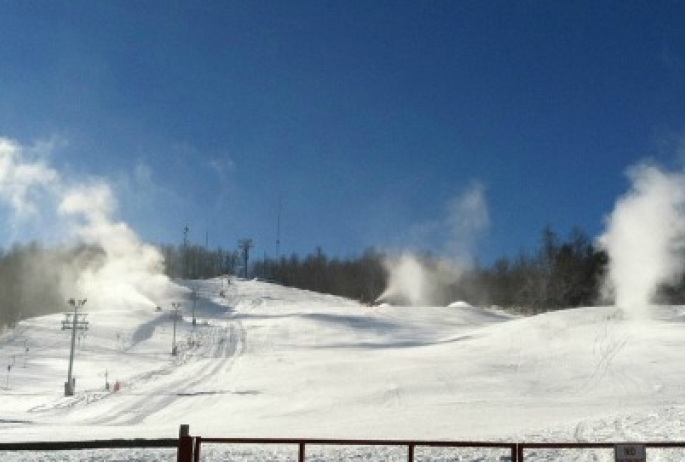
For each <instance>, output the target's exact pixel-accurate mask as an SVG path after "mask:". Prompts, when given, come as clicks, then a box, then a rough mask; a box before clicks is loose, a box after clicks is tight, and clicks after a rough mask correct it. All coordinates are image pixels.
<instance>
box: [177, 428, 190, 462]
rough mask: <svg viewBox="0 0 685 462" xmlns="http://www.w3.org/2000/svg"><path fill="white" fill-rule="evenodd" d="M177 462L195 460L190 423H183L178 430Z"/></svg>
mask: <svg viewBox="0 0 685 462" xmlns="http://www.w3.org/2000/svg"><path fill="white" fill-rule="evenodd" d="M176 461H177V462H193V438H192V437H191V436H190V425H188V424H182V425H181V428H179V430H178V452H177V453H176Z"/></svg>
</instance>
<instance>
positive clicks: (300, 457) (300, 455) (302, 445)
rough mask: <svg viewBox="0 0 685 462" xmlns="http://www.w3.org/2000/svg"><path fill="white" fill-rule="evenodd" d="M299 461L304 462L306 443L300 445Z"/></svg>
mask: <svg viewBox="0 0 685 462" xmlns="http://www.w3.org/2000/svg"><path fill="white" fill-rule="evenodd" d="M297 460H298V461H299V462H304V443H300V449H299V451H298V452H297Z"/></svg>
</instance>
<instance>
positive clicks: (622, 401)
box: [0, 278, 685, 461]
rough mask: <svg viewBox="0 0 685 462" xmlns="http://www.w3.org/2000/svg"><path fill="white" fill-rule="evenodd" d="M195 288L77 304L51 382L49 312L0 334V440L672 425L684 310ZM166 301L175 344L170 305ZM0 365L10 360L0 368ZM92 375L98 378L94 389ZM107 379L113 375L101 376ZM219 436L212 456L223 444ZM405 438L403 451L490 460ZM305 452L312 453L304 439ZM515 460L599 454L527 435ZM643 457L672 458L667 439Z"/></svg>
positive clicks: (683, 373) (582, 431)
mask: <svg viewBox="0 0 685 462" xmlns="http://www.w3.org/2000/svg"><path fill="white" fill-rule="evenodd" d="M186 284H187V285H188V286H189V287H195V288H196V289H197V291H198V293H199V295H200V298H199V300H198V302H197V305H196V307H195V315H196V319H197V322H196V325H195V326H193V323H192V308H193V302H192V300H190V299H188V300H159V301H158V303H159V305H160V307H162V309H161V311H156V310H151V309H149V308H140V309H135V308H132V309H130V310H126V311H121V310H108V309H107V307H95V306H87V305H86V308H87V309H86V312H88V321H89V323H90V327H89V330H88V331H87V335H86V336H85V337H84V338H82V339H80V341H79V342H78V346H77V349H76V355H75V360H74V375H75V376H76V393H75V395H74V396H71V397H65V396H64V382H65V381H66V376H67V368H68V358H69V345H70V335H71V334H70V331H68V330H65V331H63V330H62V329H61V327H62V320H63V319H64V315H50V316H43V317H40V318H34V319H29V320H25V321H22V322H21V323H20V324H19V325H18V326H17V327H16V328H15V329H12V330H8V331H6V332H5V333H3V334H2V336H0V373H1V374H0V442H19V441H53V440H54V441H68V440H86V439H114V438H174V437H176V436H177V435H178V428H179V425H180V424H182V423H186V424H190V429H191V433H192V434H193V435H199V436H203V437H274V438H286V437H289V438H347V439H412V440H454V441H474V440H475V441H487V440H492V441H505V442H521V441H526V442H548V441H549V442H587V441H592V442H602V441H611V442H615V441H637V440H647V441H684V440H685V424H683V422H685V407H683V406H682V404H683V403H684V402H685V323H684V321H685V309H683V308H682V307H657V308H654V319H653V320H651V321H631V320H628V319H626V317H625V316H624V315H623V313H622V312H621V310H619V309H617V308H613V307H591V308H580V309H574V310H566V311H559V312H550V313H546V314H540V315H537V316H532V317H516V316H512V315H509V314H506V313H503V312H499V311H495V310H489V309H482V308H478V307H472V306H470V305H469V304H468V303H465V302H458V303H454V304H452V305H450V306H449V307H421V308H416V307H413V308H412V307H393V306H388V305H383V306H379V307H368V306H363V305H360V304H358V303H356V302H354V301H350V300H347V299H343V298H338V297H333V296H329V295H322V294H317V293H312V292H307V291H301V290H296V289H291V288H285V287H281V286H278V285H274V284H269V283H265V282H260V281H243V280H236V279H233V280H231V281H230V283H228V282H227V280H226V279H223V278H222V279H214V280H209V281H189V282H187V283H186ZM174 301H180V302H181V304H182V307H183V319H182V320H180V321H179V322H178V324H177V328H176V339H177V344H178V355H177V356H172V355H171V354H170V353H171V346H172V337H173V319H172V316H171V310H170V307H171V303H172V302H174ZM8 366H11V368H10V369H9V370H8ZM106 382H108V383H109V385H110V387H109V388H110V390H109V391H107V390H106V389H105V384H106ZM115 383H116V384H117V387H118V388H119V389H118V391H113V390H114V388H115ZM229 449H230V451H231V452H230V454H232V455H229V454H228V453H227V452H226V451H228V450H229ZM248 449H249V448H247V449H246V447H242V446H239V447H231V448H228V447H224V446H218V445H207V446H206V447H203V454H204V455H205V460H248V459H249V460H265V461H266V460H296V459H297V455H296V449H297V448H292V447H275V448H274V447H260V448H253V449H249V450H250V451H252V453H251V455H250V456H249V457H245V451H247V450H248ZM423 451H424V452H423V453H422V452H420V451H419V450H418V449H417V459H422V460H427V459H428V458H429V455H430V454H432V455H431V456H430V458H431V460H461V461H464V460H497V461H499V460H508V459H507V456H508V454H507V451H476V450H456V449H455V450H437V449H435V450H430V449H423ZM99 454H100V455H97V454H96V453H94V452H89V451H77V452H70V453H54V454H38V453H20V452H17V453H11V454H8V453H5V454H0V460H30V461H33V460H50V461H53V460H54V461H56V460H70V461H71V460H131V461H133V460H174V457H175V453H174V451H170V450H140V451H139V452H137V453H136V451H132V450H131V451H127V450H117V451H108V455H107V456H102V452H100V453H99ZM317 454H318V455H317ZM405 454H406V450H405V449H404V448H392V447H391V448H354V447H352V448H337V449H336V448H324V447H318V448H317V447H313V448H308V460H326V461H328V460H352V459H355V460H404V459H405V457H406V456H405ZM529 454H530V456H529V457H527V458H526V460H613V459H612V458H613V453H611V451H608V450H605V451H596V452H589V451H566V452H564V453H563V454H562V453H559V452H554V451H545V450H539V451H537V450H536V451H533V452H530V453H529ZM649 460H650V461H651V460H685V450H683V451H666V450H660V451H655V452H653V453H652V452H650V454H649Z"/></svg>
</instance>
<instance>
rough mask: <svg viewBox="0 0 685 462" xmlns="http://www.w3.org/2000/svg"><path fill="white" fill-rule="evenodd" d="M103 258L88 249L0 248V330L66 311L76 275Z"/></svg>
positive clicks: (79, 247)
mask: <svg viewBox="0 0 685 462" xmlns="http://www.w3.org/2000/svg"><path fill="white" fill-rule="evenodd" d="M104 258H105V255H104V252H103V251H102V249H99V248H95V247H92V246H83V245H81V246H72V247H64V246H60V247H52V248H45V247H43V246H42V245H41V244H39V243H36V242H32V243H29V244H16V245H14V246H12V247H11V248H10V249H8V250H2V249H0V328H2V326H12V325H14V324H16V323H17V322H18V321H20V320H22V319H26V318H30V317H35V316H39V315H43V314H49V313H56V312H60V311H65V310H66V298H65V296H64V294H65V293H72V291H71V289H73V288H74V287H75V286H76V281H77V280H78V276H79V274H80V273H81V272H82V271H83V270H85V269H88V268H97V267H98V266H99V265H100V264H101V263H102V261H103V259H104Z"/></svg>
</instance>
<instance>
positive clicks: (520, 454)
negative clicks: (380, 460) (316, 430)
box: [178, 426, 685, 462]
mask: <svg viewBox="0 0 685 462" xmlns="http://www.w3.org/2000/svg"><path fill="white" fill-rule="evenodd" d="M210 443H211V444H230V445H247V444H250V445H293V446H295V447H297V460H298V462H305V460H306V452H307V446H374V447H376V446H394V447H404V448H406V460H407V462H415V451H416V448H418V447H422V448H425V447H440V448H473V449H484V448H489V449H501V450H502V452H503V454H508V459H509V460H510V461H511V462H525V460H526V452H527V451H530V450H540V449H549V450H563V449H609V450H613V449H614V448H615V447H616V445H617V444H619V443H609V442H604V443H506V442H484V441H419V440H417V441H407V440H336V439H312V438H309V439H306V438H305V439H302V438H203V437H199V436H196V437H192V436H190V435H189V433H188V428H187V426H185V427H184V426H182V427H181V434H180V438H179V450H178V454H179V458H178V462H200V453H201V450H202V445H203V444H210ZM620 444H624V443H620ZM634 444H640V445H643V446H644V447H645V448H646V449H650V448H652V449H659V448H660V449H677V448H680V449H684V450H685V442H637V443H634ZM647 455H649V453H648V454H647ZM506 458H507V456H506V455H505V456H503V457H502V460H506ZM677 460H685V451H684V453H683V455H682V457H680V458H679V459H677Z"/></svg>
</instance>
